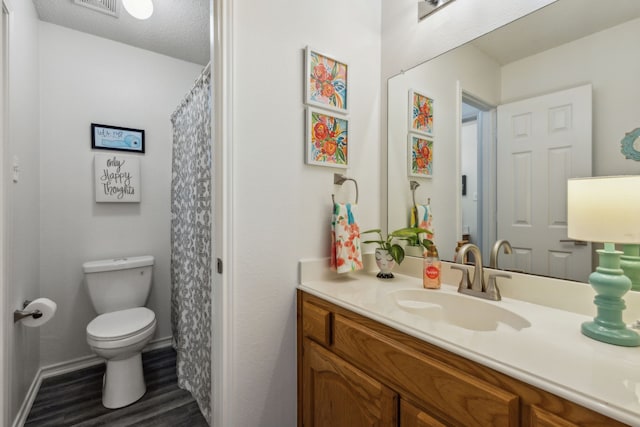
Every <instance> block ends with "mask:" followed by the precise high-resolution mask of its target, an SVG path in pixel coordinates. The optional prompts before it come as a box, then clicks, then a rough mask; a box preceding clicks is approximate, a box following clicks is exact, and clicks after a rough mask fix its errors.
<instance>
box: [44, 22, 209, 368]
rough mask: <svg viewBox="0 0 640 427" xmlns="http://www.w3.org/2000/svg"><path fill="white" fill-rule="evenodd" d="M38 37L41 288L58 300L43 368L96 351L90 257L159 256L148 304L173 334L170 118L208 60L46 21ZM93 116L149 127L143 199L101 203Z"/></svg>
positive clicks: (162, 333)
mask: <svg viewBox="0 0 640 427" xmlns="http://www.w3.org/2000/svg"><path fill="white" fill-rule="evenodd" d="M40 44H41V46H40V89H41V112H40V116H41V120H40V129H41V133H40V135H41V139H40V150H41V176H40V178H41V182H40V185H41V197H40V200H39V204H40V211H41V221H40V230H41V251H40V261H41V262H40V276H41V279H42V280H41V293H42V295H43V296H45V297H48V298H51V299H53V300H54V301H56V302H57V303H58V313H57V314H56V316H55V318H54V319H53V320H52V321H51V322H49V323H48V324H47V325H45V326H44V327H42V332H41V335H42V339H41V351H40V357H41V364H42V365H43V366H46V365H49V364H53V363H57V362H63V361H69V360H71V359H74V358H77V357H81V356H85V355H90V354H91V351H90V349H89V347H88V345H87V344H86V334H85V328H86V326H87V323H89V322H90V321H91V319H93V318H94V317H95V315H96V314H95V312H94V310H93V307H92V306H91V303H90V301H89V298H88V295H87V292H86V288H85V286H84V283H83V274H82V263H83V262H85V261H89V260H96V259H106V258H112V257H119V256H133V255H153V256H155V258H156V264H155V267H154V283H153V289H152V293H151V296H150V299H149V302H148V304H147V305H148V307H150V308H151V309H152V310H154V311H155V313H156V316H157V318H158V329H157V332H156V338H158V337H160V338H161V337H166V336H169V335H170V334H171V330H170V323H169V321H170V319H169V317H170V314H169V303H170V270H169V263H170V188H171V187H170V185H171V144H172V128H171V122H170V119H169V118H170V115H171V113H172V112H173V111H174V109H175V108H176V107H177V105H178V104H179V102H180V101H181V100H182V98H183V97H184V95H185V94H186V93H187V91H188V90H189V89H190V88H191V86H192V85H193V82H194V80H195V79H196V77H197V76H198V75H199V73H200V70H201V69H202V66H200V65H196V64H192V63H187V62H184V61H180V60H177V59H173V58H169V57H167V56H163V55H159V54H156V53H153V52H149V51H145V50H142V49H138V48H134V47H131V46H128V45H124V44H120V43H116V42H113V41H111V40H107V39H102V38H99V37H95V36H92V35H88V34H85V33H81V32H77V31H73V30H69V29H67V28H64V27H60V26H56V25H53V24H49V23H44V22H41V23H40ZM91 123H101V124H109V125H116V126H123V127H131V128H136V129H144V130H145V148H146V153H145V154H144V155H139V157H140V169H141V197H142V202H141V203H139V204H138V203H122V204H119V203H95V201H94V200H95V199H94V192H93V157H94V154H95V153H97V152H96V151H92V150H91V132H90V125H91ZM32 126H33V127H34V128H37V121H36V122H33V123H32ZM100 152H101V153H105V152H104V151H102V150H101V151H100ZM124 154H126V153H124ZM37 205H38V201H36V202H35V203H34V205H33V206H37ZM32 267H33V266H32Z"/></svg>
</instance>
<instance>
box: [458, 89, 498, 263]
mask: <svg viewBox="0 0 640 427" xmlns="http://www.w3.org/2000/svg"><path fill="white" fill-rule="evenodd" d="M458 94H459V96H458V102H459V105H460V107H459V109H460V114H459V118H460V120H458V121H457V126H458V131H457V134H458V138H459V139H460V141H458V147H461V146H462V140H461V135H462V120H463V118H462V104H463V103H465V104H469V105H471V106H472V107H474V108H476V109H477V110H479V111H480V114H479V115H478V117H477V122H478V142H479V143H480V144H481V149H480V150H478V175H479V176H482V177H483V179H482V182H480V183H478V193H479V198H481V199H482V203H481V205H482V206H481V209H479V211H478V229H479V233H480V235H481V236H482V246H481V247H480V251H481V253H482V259H484V260H485V261H486V260H488V259H489V252H490V251H491V245H493V243H494V242H495V241H496V240H497V220H496V213H497V212H496V210H497V190H496V189H497V177H496V176H497V175H496V162H497V152H496V150H497V119H496V117H497V115H496V109H497V106H496V105H493V104H491V103H489V102H486V101H484V100H483V99H482V98H479V97H478V96H476V95H474V94H472V93H470V92H469V91H467V90H465V89H464V88H463V87H462V86H460V87H459V90H458ZM461 156H462V150H461V148H460V149H459V152H458V160H457V161H458V170H461V169H460V162H461V160H460V159H461ZM458 194H461V192H460V191H459V192H458ZM458 200H460V198H458ZM458 204H459V206H458V211H459V214H458V216H459V218H458V222H459V225H458V227H459V230H458V231H459V233H458V235H459V236H460V237H462V213H461V212H462V204H461V202H458Z"/></svg>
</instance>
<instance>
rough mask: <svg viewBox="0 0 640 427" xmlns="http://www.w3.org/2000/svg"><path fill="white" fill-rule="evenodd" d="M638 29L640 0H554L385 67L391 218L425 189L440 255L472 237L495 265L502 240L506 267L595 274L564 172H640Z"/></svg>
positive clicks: (448, 256) (404, 222)
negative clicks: (398, 67) (630, 138)
mask: <svg viewBox="0 0 640 427" xmlns="http://www.w3.org/2000/svg"><path fill="white" fill-rule="evenodd" d="M423 24H424V25H427V23H423ZM639 40H640V2H638V1H635V0H612V1H607V2H602V1H584V0H558V1H557V2H554V3H552V4H550V5H549V6H546V7H544V8H542V9H540V10H538V11H536V12H534V13H532V14H530V15H528V16H525V17H523V18H521V19H519V20H516V21H514V22H512V23H511V24H509V25H506V26H504V27H502V28H499V29H497V30H495V31H493V32H491V33H489V34H486V35H485V36H483V37H481V38H478V39H476V40H474V41H472V42H469V43H467V44H465V45H463V46H460V47H458V48H456V49H454V50H452V51H449V52H448V53H445V54H443V55H441V56H439V57H437V58H434V59H432V60H429V61H427V62H424V63H422V64H418V65H416V66H415V67H414V68H412V69H410V70H408V71H405V72H403V73H402V74H399V75H397V76H394V77H392V78H391V79H389V81H388V227H389V230H394V229H398V228H401V227H406V226H408V225H409V224H410V217H411V210H412V207H413V206H414V200H415V204H416V205H420V206H422V205H428V207H429V211H430V212H431V213H432V215H433V217H432V227H433V231H434V233H435V237H434V241H435V243H436V245H437V246H438V249H439V251H440V256H441V258H442V259H444V260H450V261H451V260H454V258H455V253H456V252H455V248H456V246H457V244H458V242H459V241H463V240H468V241H470V242H471V243H474V244H476V245H478V246H479V247H480V248H481V250H482V254H483V263H484V264H485V265H488V264H489V260H490V252H491V249H492V247H493V245H494V243H495V242H496V241H497V240H499V239H506V240H508V241H510V243H511V246H512V248H513V250H512V253H511V254H504V252H503V251H502V250H501V251H500V253H499V257H498V261H499V267H500V268H504V269H510V270H516V271H523V272H527V273H533V274H539V275H546V276H553V277H560V278H566V279H571V280H580V281H586V280H587V277H588V274H589V273H590V272H591V271H593V270H592V248H591V245H590V244H588V243H586V242H576V241H571V240H569V239H568V238H567V234H566V180H567V179H568V178H571V177H577V176H591V175H593V176H604V175H622V174H639V173H640V162H637V161H634V160H633V159H627V158H625V155H624V154H622V152H621V140H622V139H623V138H624V137H625V134H626V133H628V132H631V131H633V130H634V129H636V128H640V44H638V41H639ZM425 103H426V105H425ZM414 114H415V117H414ZM412 119H415V120H413V121H412ZM425 123H426V124H425ZM425 155H426V156H427V157H424V156H425ZM427 163H429V164H428V165H427ZM427 166H429V167H427ZM412 189H413V190H412ZM639 191H640V189H639ZM630 196H631V195H630ZM425 210H426V209H421V210H420V213H421V214H422V213H423V212H425ZM603 220H605V219H604V218H603ZM410 249H411V248H410ZM503 249H504V248H503ZM408 253H409V254H411V250H409V251H408ZM419 254H420V252H418V253H417V255H419Z"/></svg>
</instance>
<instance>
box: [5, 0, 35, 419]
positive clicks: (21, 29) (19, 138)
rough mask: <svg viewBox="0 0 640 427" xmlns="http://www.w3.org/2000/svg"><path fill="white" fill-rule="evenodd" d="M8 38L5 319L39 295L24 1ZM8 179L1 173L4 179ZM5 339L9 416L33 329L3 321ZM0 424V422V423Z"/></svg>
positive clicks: (29, 369) (31, 29) (29, 11)
mask: <svg viewBox="0 0 640 427" xmlns="http://www.w3.org/2000/svg"><path fill="white" fill-rule="evenodd" d="M11 6H12V8H13V14H12V15H11V17H10V20H11V21H10V34H9V41H10V46H9V55H10V58H9V63H10V70H9V78H10V81H9V92H10V93H9V110H10V111H9V114H10V117H9V134H10V136H9V140H10V141H9V147H8V150H7V151H6V152H5V154H6V155H7V157H8V158H9V159H11V158H13V156H17V157H18V158H19V167H20V177H19V182H17V183H13V182H8V183H7V186H8V187H7V211H8V212H7V221H8V223H7V228H8V236H7V238H8V239H7V240H8V242H7V243H8V245H7V247H8V251H7V256H8V260H7V261H8V262H7V264H6V267H7V270H8V271H7V273H8V280H7V282H6V283H7V296H8V298H7V301H3V302H2V303H3V304H7V307H6V308H7V311H6V313H7V314H8V315H11V313H13V310H15V309H19V308H22V302H23V301H24V300H25V299H31V300H33V299H35V298H37V297H38V296H39V293H40V292H39V283H40V276H39V270H38V267H37V266H38V263H39V249H38V245H39V243H40V233H39V227H38V224H39V222H40V213H39V211H38V203H39V200H38V198H39V195H40V193H39V191H40V189H39V180H40V178H39V161H40V155H39V152H38V151H39V130H38V116H39V111H38V16H37V14H36V11H35V8H34V6H33V3H32V2H30V1H12V2H11ZM7 177H8V175H5V179H7ZM5 321H6V322H7V327H8V335H9V341H8V343H9V349H10V350H9V366H10V369H9V381H10V387H9V399H10V402H9V414H8V415H9V417H10V419H11V420H12V419H13V418H14V417H15V415H16V413H17V411H18V409H19V407H20V405H21V404H22V401H23V399H24V397H25V395H26V392H27V389H28V388H29V386H30V384H31V381H32V380H33V377H34V376H35V374H36V372H37V370H38V363H39V357H40V354H39V335H40V334H39V331H38V330H37V329H28V328H26V327H24V326H22V325H21V324H16V325H14V324H13V323H12V319H11V318H7V319H5ZM0 423H2V421H1V420H0Z"/></svg>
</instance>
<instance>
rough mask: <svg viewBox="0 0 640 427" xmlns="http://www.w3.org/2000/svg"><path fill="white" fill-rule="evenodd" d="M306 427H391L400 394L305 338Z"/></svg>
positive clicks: (395, 421)
mask: <svg viewBox="0 0 640 427" xmlns="http://www.w3.org/2000/svg"><path fill="white" fill-rule="evenodd" d="M303 363H304V368H303V369H304V373H303V375H304V376H305V381H304V386H303V399H304V408H305V413H304V414H303V423H304V426H305V427H331V426H333V427H342V426H344V427H392V426H396V425H397V403H396V402H397V395H396V393H394V392H393V391H392V390H391V389H389V388H388V387H386V386H384V385H383V384H381V383H380V382H378V381H376V380H374V379H373V378H371V377H369V376H368V375H366V374H365V373H363V372H361V371H360V370H359V369H357V368H355V367H353V366H352V365H350V364H349V363H347V362H345V361H344V360H342V359H341V358H339V357H338V356H336V355H335V354H333V353H331V352H329V351H328V350H325V349H324V348H323V347H321V346H320V345H318V344H316V343H315V342H313V341H311V340H309V339H308V338H305V339H304V356H303Z"/></svg>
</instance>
